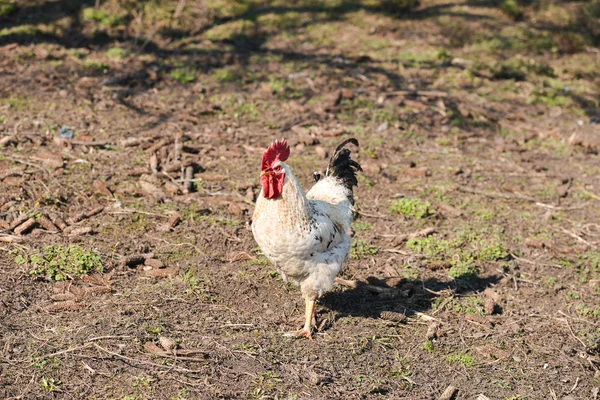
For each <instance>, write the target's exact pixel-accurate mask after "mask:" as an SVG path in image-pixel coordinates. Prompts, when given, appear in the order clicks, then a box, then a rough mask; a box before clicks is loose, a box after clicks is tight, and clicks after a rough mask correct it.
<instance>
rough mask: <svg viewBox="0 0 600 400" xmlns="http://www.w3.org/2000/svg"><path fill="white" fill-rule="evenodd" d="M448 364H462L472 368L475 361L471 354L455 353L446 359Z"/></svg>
mask: <svg viewBox="0 0 600 400" xmlns="http://www.w3.org/2000/svg"><path fill="white" fill-rule="evenodd" d="M446 362H447V363H448V364H455V363H461V364H462V365H464V366H465V367H467V368H470V367H472V366H473V365H474V364H475V359H474V358H473V356H472V355H470V354H461V353H454V354H449V355H448V356H447V357H446Z"/></svg>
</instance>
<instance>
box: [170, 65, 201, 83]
mask: <svg viewBox="0 0 600 400" xmlns="http://www.w3.org/2000/svg"><path fill="white" fill-rule="evenodd" d="M169 76H170V77H171V78H173V79H175V80H176V81H178V82H179V83H182V84H184V85H185V84H186V83H191V82H194V81H195V80H196V71H195V70H193V69H192V68H177V69H175V70H173V71H171V73H170V74H169Z"/></svg>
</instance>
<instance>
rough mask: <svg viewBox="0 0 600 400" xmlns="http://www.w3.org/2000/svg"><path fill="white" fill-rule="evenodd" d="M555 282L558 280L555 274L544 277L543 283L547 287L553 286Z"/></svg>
mask: <svg viewBox="0 0 600 400" xmlns="http://www.w3.org/2000/svg"><path fill="white" fill-rule="evenodd" d="M556 282H558V279H556V277H555V276H550V277H548V278H546V279H544V282H542V283H543V285H544V286H546V287H549V288H553V287H554V285H556Z"/></svg>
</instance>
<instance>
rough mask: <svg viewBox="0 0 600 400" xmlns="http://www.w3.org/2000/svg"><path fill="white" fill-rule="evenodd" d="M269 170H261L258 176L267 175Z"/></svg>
mask: <svg viewBox="0 0 600 400" xmlns="http://www.w3.org/2000/svg"><path fill="white" fill-rule="evenodd" d="M270 173H271V172H269V171H261V173H260V176H265V175H269V174H270Z"/></svg>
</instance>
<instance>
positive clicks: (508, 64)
mask: <svg viewBox="0 0 600 400" xmlns="http://www.w3.org/2000/svg"><path fill="white" fill-rule="evenodd" d="M529 74H536V75H539V76H547V77H550V78H553V77H555V76H556V73H555V72H554V69H553V68H552V67H551V66H549V65H548V64H546V63H543V62H538V61H536V60H533V59H524V58H521V57H512V58H509V59H508V60H506V61H503V62H501V63H499V64H497V65H496V66H495V67H494V68H493V70H492V75H493V76H494V78H495V79H514V80H515V81H524V80H526V79H527V76H528V75H529Z"/></svg>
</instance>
